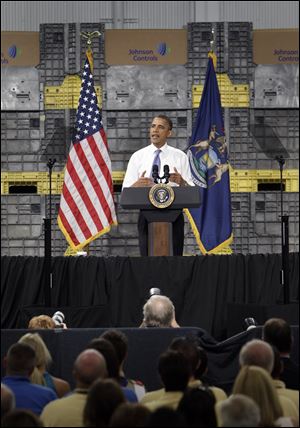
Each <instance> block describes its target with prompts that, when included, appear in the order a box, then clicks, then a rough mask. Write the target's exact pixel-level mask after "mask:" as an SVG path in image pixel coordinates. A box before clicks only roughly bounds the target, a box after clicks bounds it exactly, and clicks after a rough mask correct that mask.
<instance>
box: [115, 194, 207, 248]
mask: <svg viewBox="0 0 300 428" xmlns="http://www.w3.org/2000/svg"><path fill="white" fill-rule="evenodd" d="M150 189H151V187H127V188H124V189H123V191H122V194H121V200H120V205H121V206H122V208H125V209H139V210H141V212H142V213H143V216H144V217H145V218H146V220H147V222H148V232H149V233H148V254H149V256H172V255H173V240H172V224H173V223H174V221H175V220H176V219H177V217H178V216H179V215H180V214H181V212H182V209H183V208H198V207H199V206H200V192H199V188H198V187H196V186H187V187H172V189H173V191H174V194H175V198H174V201H173V203H172V205H170V206H169V207H168V208H156V207H155V206H153V205H152V203H151V201H150V198H149V191H150Z"/></svg>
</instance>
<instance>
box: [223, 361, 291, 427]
mask: <svg viewBox="0 0 300 428" xmlns="http://www.w3.org/2000/svg"><path fill="white" fill-rule="evenodd" d="M232 392H233V394H243V395H246V396H248V397H250V398H252V399H253V400H254V401H255V402H256V404H257V405H258V407H259V409H260V418H261V420H260V424H261V426H263V427H271V426H274V425H275V422H276V420H277V419H278V418H280V417H282V416H283V409H282V407H281V404H280V401H279V398H278V394H277V392H276V389H275V387H274V385H273V382H272V379H271V376H270V375H269V373H268V372H267V371H266V370H264V369H262V368H261V367H256V366H244V367H242V368H241V370H240V372H239V374H238V376H237V378H236V380H235V382H234V385H233V390H232Z"/></svg>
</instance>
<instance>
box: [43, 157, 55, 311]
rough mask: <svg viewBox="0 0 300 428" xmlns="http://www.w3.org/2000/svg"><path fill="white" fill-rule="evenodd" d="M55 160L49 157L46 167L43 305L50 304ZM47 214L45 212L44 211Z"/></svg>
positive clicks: (48, 305)
mask: <svg viewBox="0 0 300 428" xmlns="http://www.w3.org/2000/svg"><path fill="white" fill-rule="evenodd" d="M55 162H56V159H49V160H48V162H47V167H48V169H49V217H46V218H44V233H45V241H44V244H45V250H44V257H45V265H44V266H45V269H44V272H45V277H44V295H45V307H50V306H51V289H52V286H53V283H52V280H53V278H52V275H53V273H52V248H51V226H52V168H53V166H54V164H55ZM46 215H47V213H46Z"/></svg>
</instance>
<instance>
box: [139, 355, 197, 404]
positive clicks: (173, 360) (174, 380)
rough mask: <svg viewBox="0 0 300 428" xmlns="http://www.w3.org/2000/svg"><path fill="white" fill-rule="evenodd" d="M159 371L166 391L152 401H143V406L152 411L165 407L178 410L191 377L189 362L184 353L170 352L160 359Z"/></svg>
mask: <svg viewBox="0 0 300 428" xmlns="http://www.w3.org/2000/svg"><path fill="white" fill-rule="evenodd" d="M158 371H159V374H160V378H161V381H162V383H163V385H164V390H163V392H162V394H161V395H160V396H159V397H158V398H156V397H154V399H153V400H152V401H146V402H144V400H143V399H142V404H145V406H147V407H148V408H149V409H150V410H152V411H153V410H155V409H157V408H158V407H164V406H166V407H171V408H173V409H176V408H177V406H178V403H179V401H180V399H181V397H182V395H183V392H184V390H185V389H186V387H187V384H188V381H189V378H190V376H191V368H190V365H189V363H188V360H187V359H186V357H185V356H184V355H183V354H182V353H180V352H177V351H171V350H169V351H167V352H165V353H163V354H161V356H160V357H159V362H158ZM146 395H147V394H146ZM145 397H146V396H145Z"/></svg>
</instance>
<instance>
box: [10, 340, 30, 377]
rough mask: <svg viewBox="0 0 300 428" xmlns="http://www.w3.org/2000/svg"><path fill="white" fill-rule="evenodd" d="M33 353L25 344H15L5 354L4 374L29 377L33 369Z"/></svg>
mask: <svg viewBox="0 0 300 428" xmlns="http://www.w3.org/2000/svg"><path fill="white" fill-rule="evenodd" d="M35 361H36V359H35V351H34V349H33V348H32V347H31V346H29V345H27V344H25V343H15V344H14V345H12V346H11V347H10V348H9V349H8V352H7V356H6V358H5V364H6V374H7V375H8V376H26V377H30V375H31V373H32V372H33V370H34V367H35Z"/></svg>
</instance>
